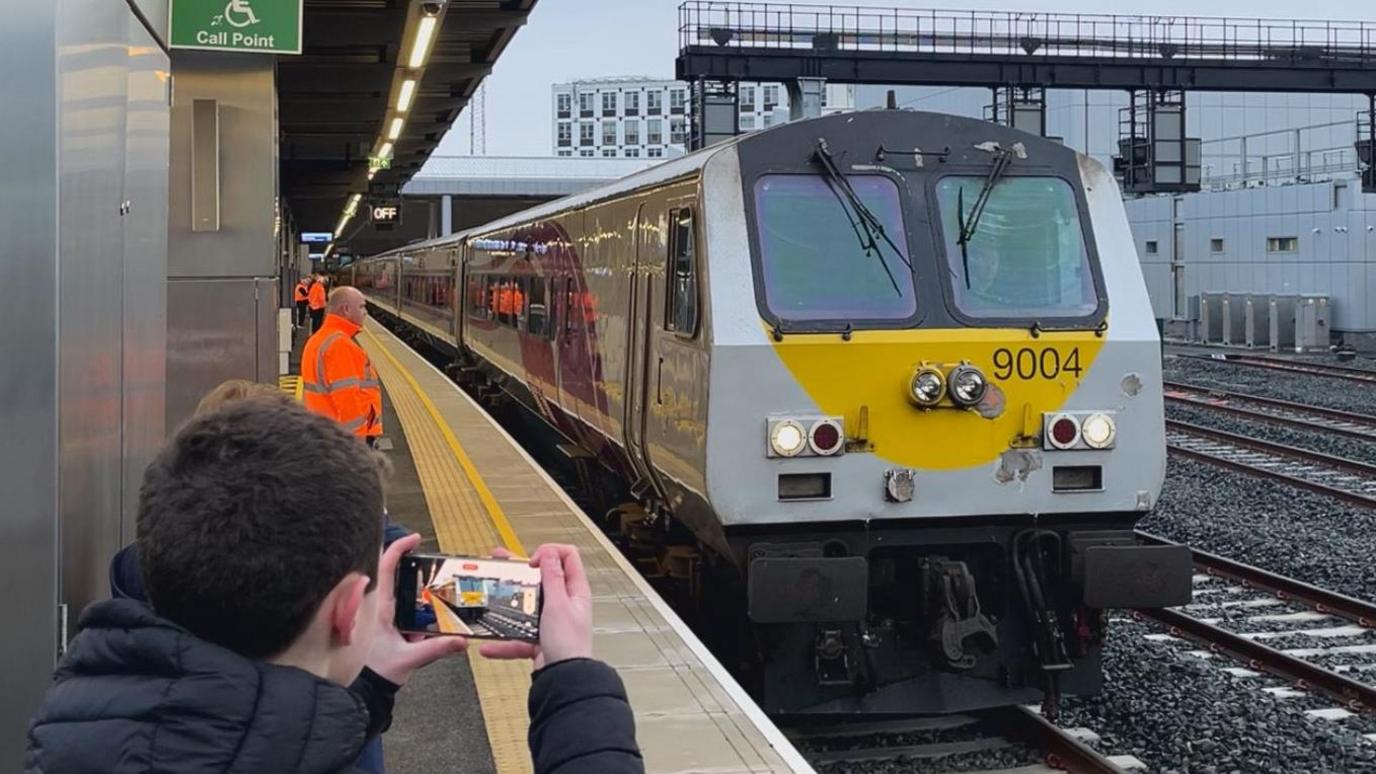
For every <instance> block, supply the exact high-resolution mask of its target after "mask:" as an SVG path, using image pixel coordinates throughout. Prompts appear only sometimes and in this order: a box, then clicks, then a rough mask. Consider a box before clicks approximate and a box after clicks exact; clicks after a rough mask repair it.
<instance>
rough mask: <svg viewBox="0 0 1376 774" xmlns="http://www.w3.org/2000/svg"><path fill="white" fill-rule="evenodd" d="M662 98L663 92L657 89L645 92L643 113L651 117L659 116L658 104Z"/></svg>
mask: <svg viewBox="0 0 1376 774" xmlns="http://www.w3.org/2000/svg"><path fill="white" fill-rule="evenodd" d="M663 98H664V94H663V92H661V91H659V90H658V89H653V90H651V91H647V92H645V113H646V114H647V115H652V116H657V115H659V103H660V101H661V100H662V99H663Z"/></svg>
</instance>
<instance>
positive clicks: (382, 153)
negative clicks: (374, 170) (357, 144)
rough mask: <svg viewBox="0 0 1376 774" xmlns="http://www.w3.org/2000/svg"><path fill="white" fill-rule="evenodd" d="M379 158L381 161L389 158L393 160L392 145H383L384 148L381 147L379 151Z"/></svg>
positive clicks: (386, 143) (385, 143)
mask: <svg viewBox="0 0 1376 774" xmlns="http://www.w3.org/2000/svg"><path fill="white" fill-rule="evenodd" d="M377 157H378V158H380V159H389V158H391V157H392V144H391V143H390V142H384V143H383V144H382V147H381V148H378V150H377Z"/></svg>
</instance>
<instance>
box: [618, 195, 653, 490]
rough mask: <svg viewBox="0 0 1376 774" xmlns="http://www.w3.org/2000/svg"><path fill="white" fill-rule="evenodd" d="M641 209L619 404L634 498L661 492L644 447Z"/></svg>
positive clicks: (647, 261) (648, 259) (646, 293)
mask: <svg viewBox="0 0 1376 774" xmlns="http://www.w3.org/2000/svg"><path fill="white" fill-rule="evenodd" d="M644 218H645V205H644V204H641V205H640V207H639V209H637V210H636V216H635V229H634V233H635V248H634V256H635V257H634V259H633V263H632V265H631V282H630V287H629V289H628V294H629V301H628V304H627V314H626V373H625V381H624V382H623V383H624V384H625V385H626V396H625V400H623V401H622V407H623V410H624V412H625V414H624V416H623V417H622V428H623V433H624V435H625V438H624V442H625V445H626V456H627V458H628V459H629V460H630V463H631V468H632V471H633V473H634V476H635V482H634V484H633V486H632V487H631V491H632V492H633V493H634V494H636V495H637V496H639V495H641V494H644V493H646V492H649V491H651V490H653V491H654V493H655V494H656V495H662V491H663V490H662V489H661V487H660V485H659V481H658V479H657V478H656V477H655V473H654V467H653V466H652V465H651V464H650V454H649V449H648V447H647V446H646V443H645V431H646V425H647V422H648V413H649V411H648V409H649V407H648V406H647V405H646V404H647V398H646V393H647V391H648V389H649V384H650V360H651V356H652V353H651V351H650V344H651V341H652V340H653V337H652V336H651V330H652V328H653V327H654V315H653V314H652V313H651V312H652V309H653V307H654V304H653V303H652V300H653V298H654V293H653V284H652V283H653V282H654V271H653V268H654V264H655V258H654V256H655V253H656V251H655V250H653V249H652V248H651V247H649V246H647V245H646V244H645V241H646V240H645V237H644V233H645V229H644V224H645V221H644Z"/></svg>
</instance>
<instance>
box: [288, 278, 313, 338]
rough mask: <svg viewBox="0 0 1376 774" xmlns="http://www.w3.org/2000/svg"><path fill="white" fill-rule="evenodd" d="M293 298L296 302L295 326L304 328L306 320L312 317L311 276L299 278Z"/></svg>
mask: <svg viewBox="0 0 1376 774" xmlns="http://www.w3.org/2000/svg"><path fill="white" fill-rule="evenodd" d="M292 300H294V301H295V302H296V323H295V327H297V328H304V327H305V326H306V320H308V319H310V316H309V315H310V308H311V307H310V303H311V278H310V276H309V275H307V276H303V277H302V278H301V279H299V280H297V282H296V290H295V291H294V292H293V293H292Z"/></svg>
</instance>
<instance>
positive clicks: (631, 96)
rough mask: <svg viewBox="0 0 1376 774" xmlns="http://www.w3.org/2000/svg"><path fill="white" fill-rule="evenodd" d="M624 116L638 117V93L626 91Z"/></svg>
mask: <svg viewBox="0 0 1376 774" xmlns="http://www.w3.org/2000/svg"><path fill="white" fill-rule="evenodd" d="M626 115H628V116H638V115H640V92H638V91H628V92H626Z"/></svg>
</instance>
